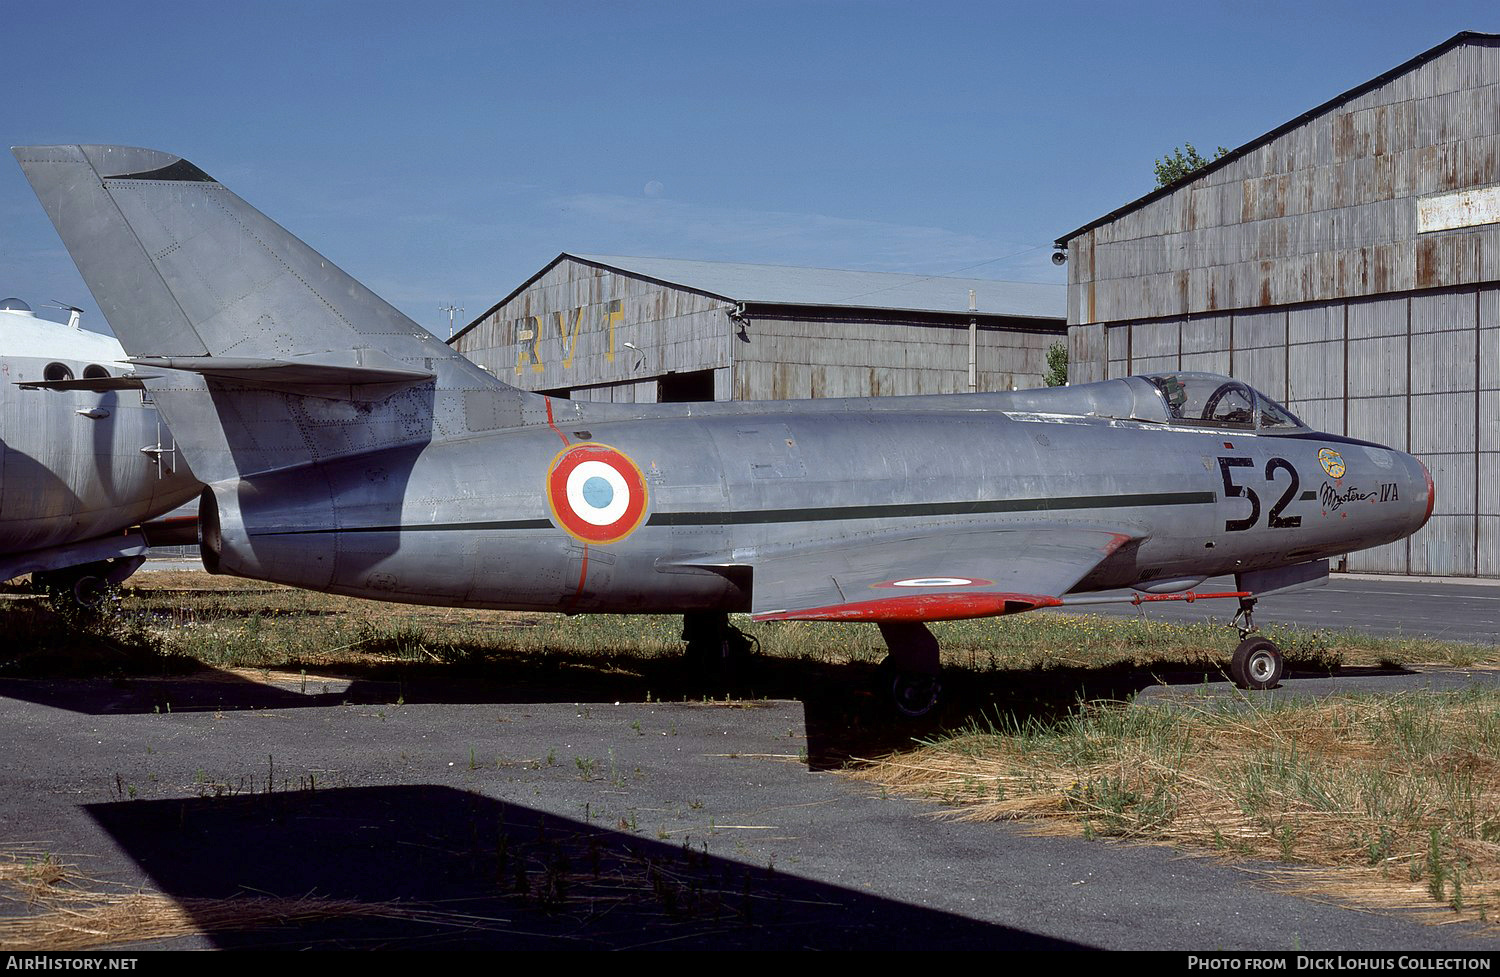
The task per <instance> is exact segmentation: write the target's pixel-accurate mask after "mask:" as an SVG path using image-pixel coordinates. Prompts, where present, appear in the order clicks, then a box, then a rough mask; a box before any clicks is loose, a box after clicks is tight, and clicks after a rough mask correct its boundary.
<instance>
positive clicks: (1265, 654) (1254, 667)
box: [1229, 597, 1286, 689]
mask: <svg viewBox="0 0 1500 977" xmlns="http://www.w3.org/2000/svg"><path fill="white" fill-rule="evenodd" d="M1254 613H1255V598H1254V597H1242V598H1240V610H1239V613H1237V614H1236V615H1235V616H1234V620H1235V624H1236V625H1237V626H1238V627H1239V631H1240V643H1239V645H1238V646H1237V647H1236V648H1235V649H1234V655H1233V656H1232V657H1231V658H1230V659H1229V677H1230V678H1231V679H1233V680H1234V684H1235V685H1238V686H1239V687H1240V688H1242V689H1274V688H1275V687H1276V686H1278V685H1280V684H1281V677H1282V676H1283V675H1285V674H1286V660H1285V659H1284V658H1283V657H1282V654H1281V649H1280V648H1278V647H1276V643H1275V642H1273V641H1272V640H1271V639H1270V638H1267V637H1265V636H1263V635H1259V634H1256V633H1255V621H1254V617H1253V615H1254ZM1241 622H1243V623H1241Z"/></svg>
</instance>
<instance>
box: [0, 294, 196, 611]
mask: <svg viewBox="0 0 1500 977" xmlns="http://www.w3.org/2000/svg"><path fill="white" fill-rule="evenodd" d="M70 311H71V313H72V314H71V316H70V320H69V322H68V323H66V324H64V323H60V322H52V321H50V320H48V319H43V318H41V317H39V316H37V315H36V314H35V313H33V312H32V311H31V308H30V307H29V306H28V305H26V303H24V302H22V301H21V300H19V299H14V298H10V299H5V300H4V301H0V581H3V580H9V579H10V578H11V577H18V576H21V575H22V574H26V573H29V574H31V578H32V582H33V583H34V584H41V585H44V586H48V587H52V588H55V589H59V590H71V591H73V593H74V594H75V595H76V596H77V597H78V598H79V599H81V600H87V599H89V598H90V597H91V596H92V595H93V594H95V593H96V592H97V590H98V588H99V586H100V585H102V584H106V583H119V582H120V581H122V580H124V579H125V578H126V577H128V576H129V575H130V574H131V573H132V572H133V571H134V570H135V569H136V567H138V566H140V564H141V561H142V560H144V559H145V552H146V547H147V544H148V541H149V542H155V543H158V544H159V543H162V542H178V541H180V540H178V539H177V538H175V537H173V536H172V534H171V531H172V529H174V528H177V527H169V526H167V525H164V524H163V523H162V522H160V521H158V522H154V523H152V524H150V525H149V526H148V527H147V528H146V529H145V530H144V531H143V529H142V524H143V523H146V522H147V520H152V519H154V518H155V517H158V516H161V515H162V514H163V513H165V512H168V511H169V510H171V509H173V508H174V507H176V506H179V505H181V504H182V503H184V502H187V501H190V500H191V499H192V498H193V497H194V496H196V495H197V494H198V492H199V491H200V490H201V489H202V485H201V484H199V482H198V481H197V480H196V479H194V478H193V476H192V473H191V472H190V471H189V470H188V468H187V466H186V465H184V464H182V463H181V462H180V461H179V460H178V459H177V458H175V457H174V455H173V451H172V448H171V436H170V435H169V434H167V433H166V427H165V425H164V424H162V422H161V420H160V418H159V417H158V416H157V412H156V407H155V406H154V405H153V404H151V403H150V400H149V398H148V396H147V395H145V393H144V391H143V388H142V387H141V383H140V381H139V379H138V378H135V377H133V376H132V375H131V368H130V366H129V364H127V363H124V362H122V361H123V360H124V359H125V351H124V350H123V349H121V348H120V344H119V343H118V342H116V341H115V340H114V339H113V338H112V337H109V336H104V335H100V334H99V333H95V332H88V331H86V330H83V329H80V328H78V325H79V323H78V319H79V313H78V310H76V309H73V310H70ZM186 523H187V528H188V529H189V530H190V529H191V523H192V519H191V518H188V519H187V520H186ZM148 537H149V540H148Z"/></svg>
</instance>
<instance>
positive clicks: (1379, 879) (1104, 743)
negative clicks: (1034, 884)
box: [855, 688, 1500, 921]
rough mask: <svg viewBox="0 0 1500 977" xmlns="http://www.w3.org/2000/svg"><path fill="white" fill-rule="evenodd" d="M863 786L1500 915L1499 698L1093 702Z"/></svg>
mask: <svg viewBox="0 0 1500 977" xmlns="http://www.w3.org/2000/svg"><path fill="white" fill-rule="evenodd" d="M855 776H856V777H858V778H860V779H863V780H868V781H871V782H874V783H878V784H880V785H881V786H882V787H884V788H885V789H887V790H893V791H897V792H904V793H908V794H915V795H919V796H925V797H931V798H934V799H937V800H940V801H942V802H945V803H947V804H951V805H956V811H955V816H957V817H960V818H962V819H965V820H974V821H995V820H1013V821H1021V822H1024V823H1026V824H1028V825H1029V826H1030V827H1031V828H1032V829H1034V830H1037V831H1041V832H1050V833H1063V834H1074V835H1083V836H1085V837H1111V838H1122V839H1132V840H1142V841H1150V842H1160V843H1169V844H1173V845H1177V846H1180V847H1184V848H1188V849H1192V850H1197V851H1202V852H1214V853H1219V854H1223V855H1229V856H1234V857H1239V858H1253V859H1260V860H1265V861H1270V862H1281V863H1284V864H1286V865H1288V866H1289V867H1291V866H1295V867H1296V868H1297V872H1296V874H1295V875H1294V876H1291V875H1289V876H1288V877H1295V878H1296V879H1297V880H1298V881H1299V882H1300V883H1301V884H1303V885H1304V886H1306V887H1311V888H1316V889H1319V890H1320V891H1324V892H1327V893H1330V894H1334V895H1337V896H1339V897H1341V898H1344V899H1346V900H1349V899H1352V900H1353V901H1356V902H1364V903H1368V904H1375V905H1381V906H1400V907H1404V908H1412V909H1435V910H1440V911H1441V913H1442V914H1443V915H1445V916H1446V917H1447V918H1451V919H1467V920H1476V921H1479V920H1486V921H1487V920H1488V918H1489V916H1490V915H1491V914H1492V913H1494V911H1495V908H1496V907H1497V905H1500V691H1495V690H1490V689H1478V688H1476V689H1471V690H1467V691H1464V692H1453V693H1437V692H1414V693H1406V694H1402V695H1397V696H1391V697H1381V698H1375V697H1368V698H1366V697H1342V698H1338V699H1332V700H1325V701H1321V702H1316V703H1308V702H1302V703H1287V702H1283V703H1278V704H1272V705H1267V704H1257V703H1255V702H1250V703H1248V704H1246V703H1242V702H1230V703H1226V704H1225V705H1224V706H1222V707H1217V708H1215V707H1200V708H1194V709H1184V708H1179V707H1158V706H1143V705H1126V704H1123V703H1106V702H1098V703H1088V704H1082V705H1080V706H1078V707H1077V708H1076V709H1074V710H1073V711H1071V712H1070V713H1069V714H1068V715H1067V716H1065V717H1063V718H1061V719H1059V720H1056V721H1051V722H1045V721H1038V720H1035V719H1031V720H1017V719H1014V718H1009V717H1007V718H1002V719H998V720H995V721H993V722H983V723H973V724H971V725H970V726H969V728H967V729H965V730H963V731H961V732H958V733H956V734H954V735H951V736H947V737H944V738H942V739H938V740H934V741H930V742H927V743H924V744H922V745H921V746H920V747H919V748H918V749H915V750H912V751H909V752H904V753H901V754H897V755H893V756H890V757H887V758H885V759H883V760H880V761H876V762H872V763H870V764H868V765H866V766H865V767H864V768H863V769H861V770H859V771H858V772H856V773H855Z"/></svg>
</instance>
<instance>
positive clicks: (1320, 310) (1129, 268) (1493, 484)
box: [1068, 39, 1500, 577]
mask: <svg viewBox="0 0 1500 977" xmlns="http://www.w3.org/2000/svg"><path fill="white" fill-rule="evenodd" d="M1497 212H1500V46H1496V44H1495V43H1494V41H1493V39H1479V40H1466V41H1464V42H1462V43H1459V44H1457V45H1455V46H1453V47H1451V48H1450V49H1449V50H1446V51H1444V52H1442V53H1440V54H1437V55H1435V56H1434V57H1432V58H1431V59H1430V60H1427V61H1426V62H1425V63H1421V64H1418V65H1417V66H1416V67H1414V68H1412V69H1410V70H1408V71H1404V72H1403V73H1401V74H1398V75H1395V76H1393V77H1391V78H1389V79H1388V80H1386V81H1384V82H1382V83H1380V84H1378V85H1376V86H1375V87H1373V88H1371V89H1369V90H1368V91H1365V92H1362V93H1360V94H1358V95H1357V96H1355V97H1353V98H1350V99H1348V100H1347V101H1343V102H1342V103H1341V104H1338V105H1336V106H1334V107H1332V108H1329V109H1327V110H1326V111H1323V112H1321V113H1320V114H1317V115H1314V116H1312V117H1310V118H1308V119H1306V120H1305V121H1300V122H1299V124H1298V125H1296V126H1295V127H1294V128H1290V129H1288V130H1287V131H1285V132H1282V133H1280V134H1278V135H1275V136H1273V137H1270V138H1268V139H1267V140H1266V141H1265V142H1264V143H1262V144H1260V145H1258V146H1254V148H1251V149H1249V150H1248V151H1247V152H1245V154H1244V155H1242V156H1240V157H1239V158H1237V159H1233V160H1230V161H1229V162H1228V163H1227V164H1226V165H1223V166H1221V167H1219V168H1217V169H1213V170H1210V171H1209V172H1207V173H1205V174H1203V175H1202V176H1201V177H1200V178H1198V179H1193V180H1190V181H1188V182H1187V183H1186V184H1185V185H1183V186H1182V187H1180V188H1178V189H1176V190H1174V191H1172V192H1169V193H1166V194H1164V195H1162V196H1161V197H1159V198H1157V199H1155V200H1151V201H1148V202H1146V203H1145V204H1142V205H1141V206H1139V207H1136V208H1134V209H1127V210H1126V212H1124V213H1122V214H1121V215H1120V216H1118V217H1116V218H1114V219H1113V220H1110V221H1107V222H1104V223H1101V224H1099V226H1097V227H1094V228H1092V229H1091V230H1088V231H1085V232H1083V233H1081V234H1079V235H1078V236H1076V237H1074V238H1073V239H1071V240H1070V241H1069V242H1068V245H1069V252H1068V258H1069V271H1068V275H1069V288H1068V310H1069V311H1068V315H1069V318H1068V322H1069V324H1070V332H1069V343H1070V350H1071V352H1072V359H1071V363H1070V373H1071V376H1072V379H1073V381H1074V382H1080V381H1084V380H1094V379H1102V378H1106V377H1116V376H1124V375H1128V374H1130V373H1139V372H1143V371H1147V370H1155V369H1162V368H1168V369H1173V368H1176V369H1185V370H1211V371H1214V372H1218V373H1227V374H1231V375H1233V376H1236V377H1238V378H1240V379H1243V380H1246V381H1247V382H1250V383H1252V384H1254V385H1255V386H1257V387H1259V388H1261V389H1263V390H1265V391H1266V392H1267V393H1269V394H1271V395H1272V396H1274V397H1277V398H1279V399H1282V400H1283V401H1284V402H1285V403H1286V404H1287V405H1288V406H1289V407H1291V408H1292V410H1294V411H1295V412H1297V414H1299V415H1300V416H1301V417H1302V418H1303V420H1305V421H1306V422H1307V423H1308V424H1310V425H1311V426H1312V427H1314V428H1316V429H1319V430H1323V431H1329V432H1332V433H1336V434H1348V435H1350V436H1353V437H1358V438H1365V439H1368V440H1371V441H1377V442H1380V443H1382V444H1390V445H1393V446H1395V447H1399V448H1403V449H1405V450H1408V451H1411V452H1412V453H1413V454H1415V455H1417V456H1418V457H1419V458H1421V459H1422V460H1423V461H1424V462H1425V463H1426V464H1427V466H1428V468H1429V469H1431V471H1432V475H1433V479H1434V481H1435V483H1436V484H1437V487H1438V493H1437V505H1436V507H1435V509H1434V513H1433V517H1432V520H1431V522H1430V523H1429V524H1428V525H1427V526H1426V527H1425V528H1424V529H1423V530H1422V531H1421V532H1420V533H1419V534H1417V535H1416V536H1414V537H1412V538H1411V539H1410V540H1406V541H1402V542H1399V543H1393V544H1391V545H1389V546H1384V547H1380V548H1378V549H1375V550H1369V551H1365V552H1363V553H1357V554H1351V555H1350V557H1349V561H1348V568H1349V569H1351V570H1365V571H1371V572H1388V573H1414V574H1436V575H1458V576H1469V575H1477V576H1482V577H1500V284H1497V283H1500V223H1497V222H1495V215H1496V213H1497Z"/></svg>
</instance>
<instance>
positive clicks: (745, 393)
mask: <svg viewBox="0 0 1500 977" xmlns="http://www.w3.org/2000/svg"><path fill="white" fill-rule="evenodd" d="M1064 340H1065V337H1064V336H1062V335H1060V334H1058V333H1047V332H1040V331H1029V330H1025V329H1020V328H1016V329H988V328H981V329H979V330H978V331H977V335H976V338H975V364H976V367H977V370H976V373H977V381H978V389H980V390H1012V389H1023V388H1026V387H1039V386H1041V385H1042V376H1043V374H1045V373H1046V370H1047V349H1048V347H1050V346H1051V345H1052V344H1053V343H1056V342H1062V341H1064ZM734 360H735V364H734V399H736V400H782V399H792V400H795V399H800V398H806V397H887V396H892V395H900V394H937V393H964V392H967V391H968V389H969V332H968V330H967V329H965V328H955V327H952V326H936V325H930V324H918V323H890V322H844V321H838V322H832V321H809V320H798V319H773V318H769V317H752V319H751V321H750V324H749V325H748V327H747V328H746V330H745V336H744V338H743V339H739V340H737V341H736V342H735V344H734Z"/></svg>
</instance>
